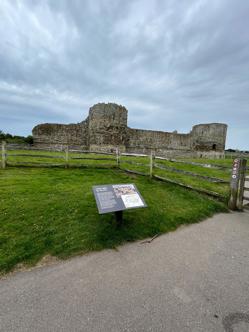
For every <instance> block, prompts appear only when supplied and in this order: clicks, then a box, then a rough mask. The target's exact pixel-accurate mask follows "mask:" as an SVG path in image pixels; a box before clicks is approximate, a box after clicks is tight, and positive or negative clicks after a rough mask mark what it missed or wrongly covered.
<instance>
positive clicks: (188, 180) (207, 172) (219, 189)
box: [8, 150, 232, 200]
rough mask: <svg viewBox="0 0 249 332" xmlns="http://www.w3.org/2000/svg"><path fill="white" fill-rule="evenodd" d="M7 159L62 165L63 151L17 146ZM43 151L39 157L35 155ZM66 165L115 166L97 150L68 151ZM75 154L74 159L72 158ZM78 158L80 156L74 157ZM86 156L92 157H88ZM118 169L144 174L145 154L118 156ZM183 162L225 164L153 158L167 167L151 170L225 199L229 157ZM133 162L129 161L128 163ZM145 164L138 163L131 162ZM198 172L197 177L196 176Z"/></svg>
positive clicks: (63, 163)
mask: <svg viewBox="0 0 249 332" xmlns="http://www.w3.org/2000/svg"><path fill="white" fill-rule="evenodd" d="M17 153H19V154H20V153H21V154H29V156H28V157H27V156H15V154H17ZM8 154H9V155H8V162H9V163H11V164H12V165H18V163H23V162H24V163H26V164H25V165H26V166H28V165H31V163H32V164H33V165H37V166H38V165H39V164H41V163H42V164H43V165H44V166H45V165H47V166H49V165H51V164H53V165H54V166H61V167H64V166H63V165H65V152H64V151H63V152H48V151H27V150H18V151H9V152H8ZM39 155H43V157H39ZM45 155H48V156H51V157H53V158H46V157H45V158H44V156H45ZM69 157H70V159H69V165H70V167H106V168H115V167H116V166H117V162H116V156H115V155H101V154H79V153H69ZM72 158H75V159H72ZM77 158H81V159H77ZM89 158H90V159H91V158H92V160H89ZM99 158H104V160H99ZM120 160H121V164H120V167H121V169H130V170H134V171H139V172H143V173H146V174H148V173H149V162H150V160H149V157H148V156H146V157H142V156H139V157H135V156H129V157H127V156H121V159H120ZM185 161H186V162H193V161H194V162H197V163H201V164H211V165H220V166H225V167H226V168H223V169H219V168H211V167H203V166H201V165H191V164H184V163H181V162H173V161H169V160H159V159H156V160H155V162H156V163H157V164H158V165H161V166H166V167H168V168H171V170H170V169H159V168H154V169H153V174H155V175H159V176H161V177H164V178H167V179H169V180H171V181H175V182H180V183H182V184H183V185H188V186H192V187H193V188H196V189H201V190H208V191H210V192H214V193H217V194H219V195H222V196H223V197H224V199H225V200H227V199H228V197H229V191H230V189H229V181H230V176H231V168H232V160H231V159H213V160H210V159H185ZM131 163H133V164H131ZM134 163H138V164H145V165H146V166H142V165H135V164H134ZM172 168H174V169H177V170H180V171H187V172H192V173H194V174H196V175H197V176H196V177H195V176H192V175H190V174H183V173H179V172H175V171H172ZM198 175H199V177H198ZM200 176H208V177H213V178H218V179H220V180H223V181H226V182H227V183H219V182H212V181H209V180H208V179H203V178H200Z"/></svg>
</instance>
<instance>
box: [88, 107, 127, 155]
mask: <svg viewBox="0 0 249 332" xmlns="http://www.w3.org/2000/svg"><path fill="white" fill-rule="evenodd" d="M88 138H89V142H88V143H89V149H90V150H91V151H98V150H102V151H105V150H106V151H108V150H111V149H115V148H116V147H117V146H119V148H120V149H121V150H123V151H124V150H125V146H126V140H127V109H126V108H125V107H123V106H119V105H116V104H112V103H109V104H104V103H100V104H97V105H94V106H93V107H91V108H90V110H89V126H88Z"/></svg>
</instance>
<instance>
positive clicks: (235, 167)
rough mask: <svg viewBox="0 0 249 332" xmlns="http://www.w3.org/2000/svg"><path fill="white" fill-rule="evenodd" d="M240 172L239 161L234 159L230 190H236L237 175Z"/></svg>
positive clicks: (238, 175)
mask: <svg viewBox="0 0 249 332" xmlns="http://www.w3.org/2000/svg"><path fill="white" fill-rule="evenodd" d="M239 171H240V159H234V161H233V168H232V176H231V188H232V189H237V187H238V183H239V177H240V174H239Z"/></svg>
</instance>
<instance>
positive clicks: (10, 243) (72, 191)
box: [0, 168, 226, 273]
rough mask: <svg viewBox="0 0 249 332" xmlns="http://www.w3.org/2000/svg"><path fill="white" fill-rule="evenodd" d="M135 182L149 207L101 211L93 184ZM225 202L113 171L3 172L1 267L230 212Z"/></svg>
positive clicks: (102, 245) (108, 244)
mask: <svg viewBox="0 0 249 332" xmlns="http://www.w3.org/2000/svg"><path fill="white" fill-rule="evenodd" d="M129 182H132V183H135V184H136V185H137V187H138V189H139V190H140V192H141V194H142V195H143V197H144V199H145V201H146V203H147V204H148V208H145V209H136V210H135V209H134V210H129V211H126V212H125V213H124V220H125V221H124V226H123V227H122V228H121V229H117V228H116V224H115V221H114V220H113V216H112V214H107V215H98V212H97V208H96V204H95V200H94V197H93V194H92V186H93V185H96V184H107V183H129ZM225 210H226V208H225V206H224V205H223V204H222V203H219V202H217V201H214V200H211V199H209V198H207V197H205V196H202V195H199V194H197V193H195V192H192V191H189V190H185V189H183V188H180V187H178V186H174V185H171V184H167V183H160V182H158V181H155V180H150V179H149V178H146V177H137V176H130V175H126V174H124V173H123V172H121V171H118V170H108V169H44V168H43V169H42V168H9V169H6V170H0V271H2V273H4V272H7V271H10V270H11V269H13V268H14V267H15V265H16V264H18V263H25V264H35V263H36V262H37V261H39V260H40V259H41V258H42V257H43V256H44V255H46V254H50V255H53V256H57V257H59V258H66V257H69V256H71V255H74V254H79V253H86V252H90V251H94V250H101V249H104V248H114V247H116V246H117V245H119V244H121V243H123V242H126V241H134V240H137V239H143V238H146V237H150V236H153V235H155V234H157V233H164V232H168V231H172V230H174V229H176V228H177V227H178V226H179V225H182V224H189V223H194V222H198V221H200V220H202V219H204V218H206V217H208V216H211V215H212V214H214V213H216V212H221V211H225Z"/></svg>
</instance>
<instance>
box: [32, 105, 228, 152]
mask: <svg viewBox="0 0 249 332" xmlns="http://www.w3.org/2000/svg"><path fill="white" fill-rule="evenodd" d="M127 113H128V112H127V109H126V108H125V107H123V106H121V105H117V104H113V103H108V104H104V103H99V104H96V105H94V106H93V107H91V108H90V110H89V116H88V117H87V119H86V120H85V121H83V122H80V123H78V124H69V125H62V124H41V125H38V126H36V127H35V128H34V129H33V137H34V144H35V145H36V146H38V147H49V148H54V149H63V148H64V147H65V146H69V148H71V149H83V150H90V151H107V152H110V151H114V150H115V149H116V147H118V148H119V150H120V151H122V152H124V151H126V152H129V153H144V154H148V153H150V152H151V151H154V152H156V154H157V155H159V156H160V155H161V156H167V157H176V156H187V157H209V158H212V157H213V158H218V157H222V156H223V155H224V149H225V141H226V132H227V125H225V124H220V123H211V124H200V125H196V126H194V127H193V128H192V130H191V131H190V132H189V133H187V134H178V133H177V132H163V131H153V130H143V129H133V128H129V127H127Z"/></svg>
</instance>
